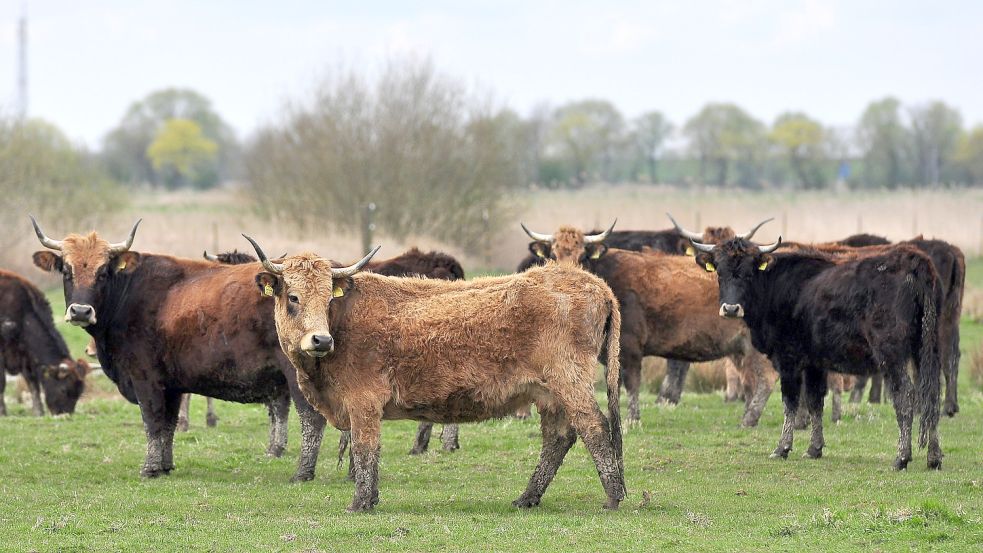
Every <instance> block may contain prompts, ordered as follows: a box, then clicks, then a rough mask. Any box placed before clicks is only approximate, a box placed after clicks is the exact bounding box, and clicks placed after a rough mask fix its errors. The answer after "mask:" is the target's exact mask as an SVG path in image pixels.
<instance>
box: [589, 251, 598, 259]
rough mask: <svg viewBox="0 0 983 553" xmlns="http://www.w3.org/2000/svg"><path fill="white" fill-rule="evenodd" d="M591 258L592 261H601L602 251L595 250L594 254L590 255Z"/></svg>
mask: <svg viewBox="0 0 983 553" xmlns="http://www.w3.org/2000/svg"><path fill="white" fill-rule="evenodd" d="M590 258H591V259H600V258H601V250H594V253H592V254H590Z"/></svg>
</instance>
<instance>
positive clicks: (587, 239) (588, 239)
mask: <svg viewBox="0 0 983 553" xmlns="http://www.w3.org/2000/svg"><path fill="white" fill-rule="evenodd" d="M617 224H618V219H615V220H614V222H613V223H611V226H610V227H608V230H606V231H604V232H602V233H601V234H588V235H587V236H584V244H596V243H598V242H603V241H604V239H605V238H607V237H608V235H609V234H611V231H612V230H614V225H617Z"/></svg>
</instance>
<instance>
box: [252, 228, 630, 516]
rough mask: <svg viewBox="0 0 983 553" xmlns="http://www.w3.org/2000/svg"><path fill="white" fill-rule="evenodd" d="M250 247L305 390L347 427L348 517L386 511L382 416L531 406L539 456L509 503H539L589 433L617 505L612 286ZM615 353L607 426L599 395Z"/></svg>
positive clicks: (494, 413)
mask: <svg viewBox="0 0 983 553" xmlns="http://www.w3.org/2000/svg"><path fill="white" fill-rule="evenodd" d="M247 238H248V237H247ZM249 241H250V242H252V244H253V246H254V247H255V249H256V253H257V255H258V256H259V258H260V259H261V260H262V261H263V266H264V267H265V269H266V271H265V272H261V273H259V274H257V275H256V283H257V285H258V286H259V289H260V290H261V292H262V294H263V295H264V296H272V297H273V298H274V301H273V302H272V303H274V304H275V306H276V307H275V309H274V313H275V318H276V327H277V332H278V333H279V336H280V345H281V346H282V347H283V351H284V352H285V353H286V354H287V356H288V357H289V358H290V361H291V362H292V363H293V364H294V366H295V367H296V369H297V381H298V383H299V385H300V387H301V390H303V392H304V394H305V395H306V396H307V398H308V400H309V401H310V402H311V404H312V405H314V406H315V407H316V408H317V410H318V411H319V412H320V413H321V414H322V415H324V417H325V418H327V419H328V421H329V422H330V423H331V424H332V425H334V426H335V427H336V428H339V429H342V430H350V431H351V434H352V451H353V456H354V464H355V470H354V477H355V495H354V498H353V500H352V503H351V505H350V506H349V507H348V510H349V511H368V510H371V509H372V508H373V507H374V506H375V505H376V504H377V503H378V501H379V489H378V481H379V443H380V430H381V423H382V421H383V420H386V419H413V420H418V421H429V422H448V423H449V422H471V421H480V420H486V419H489V418H494V417H502V416H505V415H508V414H510V413H513V412H515V410H516V408H517V407H519V406H521V405H527V404H529V403H531V402H536V404H537V407H538V408H539V412H540V414H541V415H542V419H541V421H542V434H543V449H542V453H541V456H540V462H539V466H538V467H537V468H536V470H535V472H534V473H533V475H532V478H531V479H530V481H529V485H528V487H527V488H526V491H525V492H524V493H523V494H522V495H521V496H520V497H519V498H518V499H517V500H516V501H515V502H514V503H513V505H515V506H517V507H532V506H535V505H538V504H539V502H540V498H541V497H542V495H543V493H544V492H545V491H546V487H547V486H548V485H549V483H550V481H551V480H552V479H553V476H554V475H555V474H556V471H557V469H558V468H559V466H560V463H562V461H563V458H564V456H565V455H566V452H567V451H568V450H569V449H570V447H571V446H572V445H573V443H574V442H575V441H576V439H577V436H579V437H580V438H581V439H582V440H583V441H584V444H585V445H586V446H587V449H588V450H589V451H590V453H591V455H592V456H593V458H594V463H595V465H596V467H597V471H598V474H599V476H600V478H601V484H602V486H603V487H604V491H605V492H606V494H607V503H606V504H605V507H607V508H610V509H615V508H617V507H618V504H619V503H620V501H621V500H622V499H623V498H624V495H625V487H624V468H623V462H622V456H621V450H622V447H621V423H620V415H619V414H618V399H619V398H618V396H619V385H618V384H619V383H618V378H619V377H618V374H619V371H618V365H617V363H618V361H617V357H618V332H619V328H620V314H619V311H618V301H617V299H615V297H614V295H613V294H612V293H611V290H610V289H609V288H608V287H607V286H606V285H605V284H604V282H603V281H602V280H600V279H599V278H597V277H594V276H592V275H590V274H588V273H586V272H584V271H582V270H580V269H578V268H576V267H572V266H569V265H561V264H550V265H548V266H546V267H542V268H537V269H532V270H530V271H528V272H526V273H523V274H521V275H510V276H504V277H490V278H480V279H476V280H472V281H461V280H459V281H453V282H448V281H444V280H435V279H414V278H399V277H386V276H381V275H376V274H372V273H358V270H359V269H360V268H361V267H362V266H363V265H364V264H365V262H366V261H367V260H368V256H367V257H366V258H365V259H363V260H362V261H360V262H359V263H357V264H355V265H353V266H351V267H345V268H338V267H336V266H335V265H334V264H333V263H331V262H330V261H328V260H326V259H323V258H320V257H318V256H316V255H314V254H309V253H307V254H301V255H296V256H291V257H287V258H286V259H284V260H283V261H282V262H281V263H273V262H271V261H269V260H268V259H267V258H266V256H265V255H264V254H263V251H262V250H261V249H260V247H259V245H257V244H256V243H255V242H254V241H253V240H252V239H251V238H249ZM377 250H378V248H376V250H375V251H377ZM375 251H373V252H372V253H375ZM372 253H370V254H369V256H371V255H372ZM605 332H606V333H607V340H605ZM605 342H606V344H605ZM605 347H606V348H607V352H608V363H609V365H608V366H609V371H608V374H607V385H608V409H609V417H608V418H605V416H604V415H603V414H602V413H601V411H600V409H599V408H598V404H597V399H596V398H595V396H594V371H595V367H596V360H597V358H598V356H599V355H600V353H601V350H602V349H603V348H605Z"/></svg>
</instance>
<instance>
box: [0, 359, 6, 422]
mask: <svg viewBox="0 0 983 553" xmlns="http://www.w3.org/2000/svg"><path fill="white" fill-rule="evenodd" d="M6 389H7V374H6V372H5V371H4V369H3V367H0V417H6V416H7V400H6V398H5V396H4V393H5V390H6Z"/></svg>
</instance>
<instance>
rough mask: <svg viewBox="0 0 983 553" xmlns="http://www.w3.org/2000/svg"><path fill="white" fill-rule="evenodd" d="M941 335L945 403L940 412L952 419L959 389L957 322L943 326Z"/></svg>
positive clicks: (957, 405)
mask: <svg viewBox="0 0 983 553" xmlns="http://www.w3.org/2000/svg"><path fill="white" fill-rule="evenodd" d="M945 326H946V327H949V328H946V329H945V331H944V332H943V333H942V335H943V340H942V341H941V342H940V344H941V345H940V349H941V350H942V351H943V356H942V373H943V376H945V401H944V402H943V403H942V412H943V413H945V415H946V416H947V417H954V416H956V413H958V412H959V398H958V394H957V393H956V392H957V389H958V387H959V358H960V357H961V355H962V354H961V353H960V352H959V322H958V321H956V324H955V325H954V326H953V327H950V325H945Z"/></svg>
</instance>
